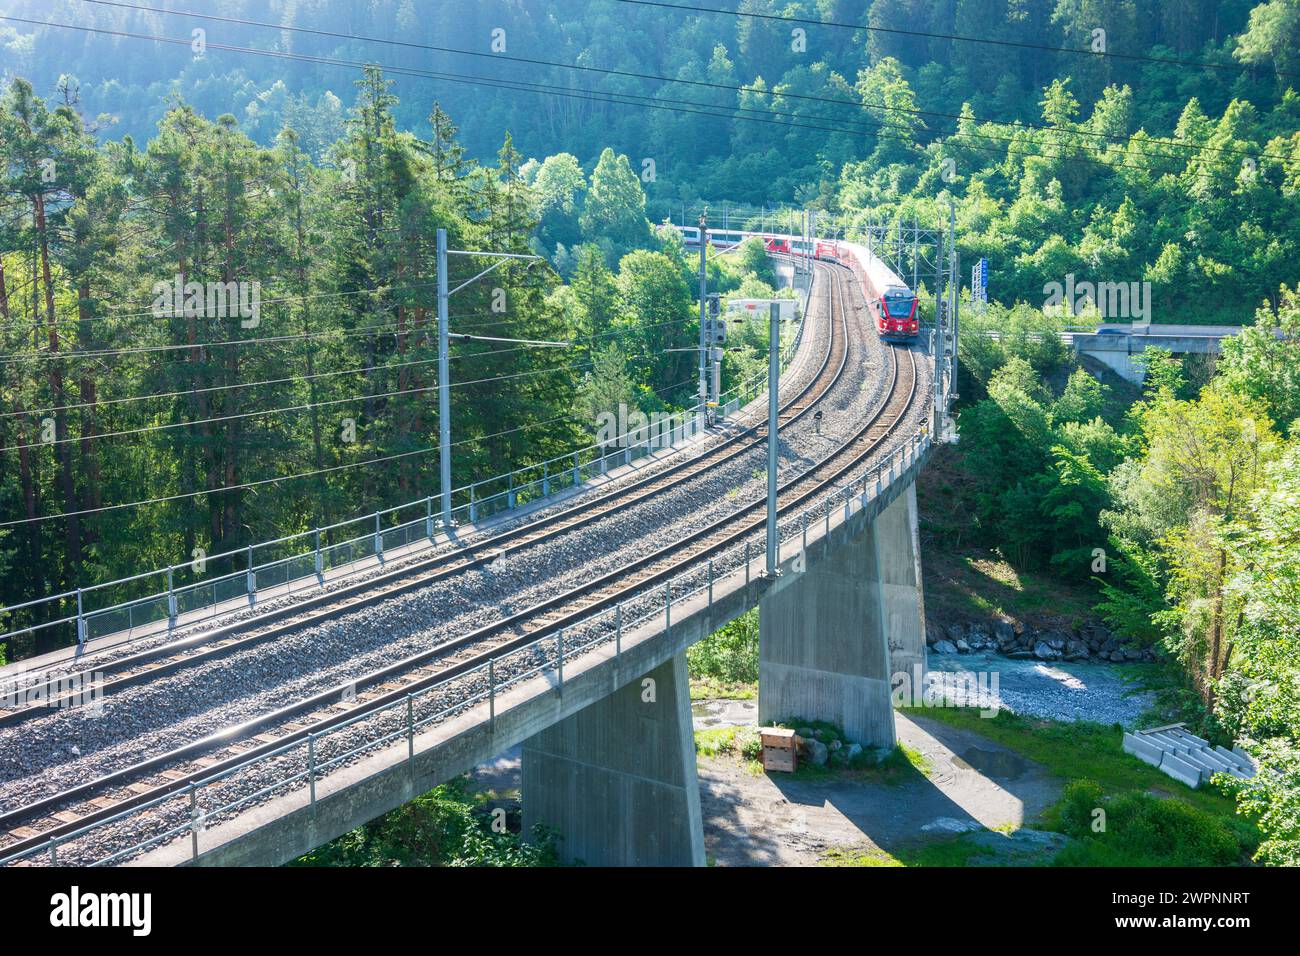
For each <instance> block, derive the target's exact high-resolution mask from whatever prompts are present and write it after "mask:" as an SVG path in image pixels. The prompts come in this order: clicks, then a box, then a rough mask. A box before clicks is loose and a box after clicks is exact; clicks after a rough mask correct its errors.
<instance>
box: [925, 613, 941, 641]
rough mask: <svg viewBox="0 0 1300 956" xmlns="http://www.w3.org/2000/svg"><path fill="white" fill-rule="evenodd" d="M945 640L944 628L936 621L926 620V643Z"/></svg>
mask: <svg viewBox="0 0 1300 956" xmlns="http://www.w3.org/2000/svg"><path fill="white" fill-rule="evenodd" d="M941 640H943V628H942V627H940V626H939V624H938V623H937V622H935V621H931V620H928V619H927V620H926V622H925V643H927V644H930V645H933V644H935V643H936V642H938V641H941Z"/></svg>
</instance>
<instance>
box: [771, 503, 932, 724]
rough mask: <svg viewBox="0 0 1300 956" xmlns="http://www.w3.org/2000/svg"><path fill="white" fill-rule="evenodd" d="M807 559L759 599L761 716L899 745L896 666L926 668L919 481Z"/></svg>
mask: <svg viewBox="0 0 1300 956" xmlns="http://www.w3.org/2000/svg"><path fill="white" fill-rule="evenodd" d="M824 546H825V545H824ZM807 564H808V569H807V570H806V571H802V572H791V571H787V572H786V574H785V575H783V576H782V578H781V579H779V581H778V583H777V585H776V586H775V587H773V588H772V589H771V590H770V591H769V592H768V593H767V595H766V596H764V598H763V599H762V601H761V602H760V604H759V677H758V711H759V721H760V722H761V723H763V724H768V723H771V722H773V721H777V720H788V719H790V718H792V717H797V718H801V719H804V720H825V721H829V722H831V723H833V724H837V725H838V726H840V727H842V728H843V729H844V732H845V734H846V735H847V736H848V737H849V739H850V740H854V741H858V742H860V743H862V744H865V745H870V746H875V747H893V746H894V744H895V743H896V742H897V738H896V737H895V733H894V712H893V708H892V706H891V701H890V690H891V684H892V678H893V675H895V674H897V673H899V672H905V673H907V674H908V677H909V680H913V681H914V680H915V674H916V672H915V671H914V667H915V666H916V665H918V664H919V665H920V667H921V673H922V674H923V673H924V671H925V626H924V619H923V615H922V607H921V569H920V552H919V549H918V547H917V523H916V492H915V489H914V487H913V486H910V485H909V487H908V488H907V490H906V492H904V493H903V494H900V495H899V496H898V497H897V498H895V499H894V501H893V502H891V503H890V504H889V506H888V507H886V508H885V509H884V511H882V512H881V513H880V514H879V515H877V516H876V518H875V519H874V520H873V521H872V522H871V523H870V524H868V525H867V526H866V528H865V529H863V531H862V532H861V533H859V534H858V535H857V536H856V537H854V538H851V539H849V540H848V541H847V542H845V543H843V544H840V545H838V546H835V547H833V548H831V550H830V552H829V553H828V554H825V555H821V556H816V560H814V556H813V555H809V558H808V562H807Z"/></svg>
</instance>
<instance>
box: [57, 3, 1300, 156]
mask: <svg viewBox="0 0 1300 956" xmlns="http://www.w3.org/2000/svg"><path fill="white" fill-rule="evenodd" d="M80 2H82V3H93V4H98V5H100V6H110V7H119V8H123V9H128V10H138V11H147V12H150V13H160V14H168V15H174V16H186V17H193V18H197V19H203V20H211V21H214V22H222V23H232V24H237V25H242V26H255V27H261V28H265V29H270V30H277V31H284V32H290V33H303V34H308V35H316V36H323V37H330V38H333V39H343V40H359V41H361V42H365V43H379V44H384V45H388V46H395V47H402V48H408V49H419V50H427V51H429V52H435V53H446V54H452V55H457V56H468V57H482V58H487V59H494V60H505V61H507V62H514V63H522V64H526V65H529V66H548V67H553V68H557V69H564V70H574V71H580V72H585V73H599V74H604V75H608V76H621V77H628V78H633V79H641V80H650V81H653V82H659V83H673V84H677V85H683V86H696V87H705V88H710V89H719V90H727V91H729V92H737V93H758V94H761V95H766V96H772V97H778V96H779V97H782V98H786V99H798V100H805V101H809V102H821V103H833V104H839V105H846V106H854V107H857V108H862V107H863V106H867V107H869V108H873V109H881V110H885V111H888V112H901V113H909V114H913V115H917V116H935V117H940V118H944V119H950V120H963V119H965V118H966V117H963V116H962V115H961V114H959V113H944V112H939V111H934V110H922V109H917V108H915V107H904V106H897V105H887V104H883V103H880V104H875V103H873V104H864V103H861V102H859V101H856V100H847V99H843V98H842V97H828V96H819V95H815V94H808V93H795V92H793V91H789V90H783V91H780V92H777V91H775V90H773V89H767V88H763V87H757V86H752V85H744V84H741V85H732V84H728V83H717V82H714V81H709V80H690V79H685V78H679V77H671V76H663V75H660V74H654V73H640V72H637V71H634V70H616V69H608V68H604V67H598V66H591V65H588V64H575V63H564V62H561V61H558V60H544V59H539V58H535V57H521V56H515V55H513V54H506V53H484V52H482V51H478V50H462V49H458V48H455V47H444V46H437V45H433V44H426V43H415V42H413V41H409V40H395V39H385V38H383V37H370V36H361V35H356V34H345V33H338V32H335V31H330V30H320V29H316V28H312V27H300V26H289V25H279V24H274V23H270V22H267V21H264V20H252V19H248V18H244V17H230V16H221V15H217V14H207V13H198V12H194V11H182V10H166V9H163V8H161V7H150V6H144V5H139V4H129V3H121V2H117V0H80ZM625 2H631V0H625ZM647 5H649V6H665V7H669V8H672V9H679V10H690V9H691V8H688V7H678V6H675V5H673V4H647ZM696 12H710V13H732V12H734V13H735V15H736V16H753V17H760V18H763V19H772V20H788V21H791V22H804V23H811V24H818V25H822V26H839V27H853V26H854V25H852V24H843V23H834V22H826V21H817V20H804V19H803V18H798V17H785V16H776V15H765V14H757V13H748V12H738V11H727V10H714V9H712V8H699V9H698V10H697V11H696ZM855 28H857V29H868V30H879V31H881V32H887V33H905V34H908V35H913V36H922V37H928V38H932V39H947V40H965V41H969V42H982V43H992V44H995V45H1007V46H1027V47H1029V48H1032V49H1041V50H1049V51H1056V52H1062V53H1071V52H1073V53H1088V54H1090V55H1095V56H1103V57H1104V56H1124V57H1125V58H1135V57H1129V56H1127V55H1123V54H1107V53H1094V52H1093V51H1091V50H1070V49H1066V48H1057V47H1049V46H1043V45H1041V44H1022V43H1017V42H1014V41H1000V40H992V39H986V38H981V37H960V36H955V35H951V34H931V33H925V32H923V31H907V30H895V29H889V28H876V27H855ZM1155 59H1156V60H1158V61H1159V62H1173V61H1168V60H1167V59H1165V58H1155ZM1178 62H1182V61H1178ZM1185 65H1186V64H1185ZM1202 65H1208V64H1202ZM1232 69H1236V70H1238V71H1241V70H1242V69H1243V68H1242V67H1235V68H1232ZM1281 75H1289V74H1281ZM1298 75H1300V74H1298ZM620 95H624V96H638V94H630V93H621V94H620ZM642 98H646V99H653V98H654V97H642ZM665 102H679V103H680V102H693V101H681V100H668V101H665ZM697 105H706V104H697ZM708 105H712V104H708ZM716 108H719V109H732V108H735V109H744V108H742V107H728V106H725V105H719V106H717V107H716ZM749 111H750V112H762V111H759V110H749ZM778 115H780V114H778ZM790 115H795V114H790ZM821 118H822V119H827V120H835V119H837V118H835V117H821ZM973 119H974V120H975V121H976V122H981V123H992V124H995V125H1004V126H1023V127H1024V128H1026V129H1039V130H1044V131H1053V132H1062V133H1074V134H1077V135H1081V136H1091V137H1099V138H1105V139H1112V140H1114V141H1116V142H1118V143H1126V142H1127V141H1128V137H1127V136H1124V135H1121V134H1113V133H1105V132H1101V131H1095V130H1081V129H1071V128H1069V127H1065V126H1055V125H1052V124H1045V123H1029V122H1024V121H1020V120H1002V119H997V118H993V117H978V116H977V117H973ZM886 128H891V129H894V128H896V129H904V130H909V131H910V127H904V126H888V125H887V126H886ZM1151 142H1152V143H1153V144H1156V145H1166V146H1171V147H1174V148H1177V149H1192V150H1198V151H1200V150H1205V151H1211V152H1224V153H1228V152H1231V153H1234V154H1238V155H1244V154H1239V153H1238V151H1236V150H1232V149H1230V148H1228V147H1222V146H1210V145H1206V144H1201V143H1183V142H1179V141H1177V140H1170V139H1157V138H1152V140H1151ZM1143 155H1147V154H1143ZM1150 155H1153V156H1155V155H1157V154H1150ZM1259 157H1260V158H1268V159H1277V160H1284V159H1286V158H1287V157H1285V156H1280V155H1277V154H1273V153H1261V154H1259Z"/></svg>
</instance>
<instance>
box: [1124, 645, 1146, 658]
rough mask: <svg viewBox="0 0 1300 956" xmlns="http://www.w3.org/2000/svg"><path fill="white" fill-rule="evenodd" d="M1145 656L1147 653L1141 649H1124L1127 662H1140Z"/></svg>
mask: <svg viewBox="0 0 1300 956" xmlns="http://www.w3.org/2000/svg"><path fill="white" fill-rule="evenodd" d="M1145 656H1146V655H1145V652H1144V651H1143V650H1142V648H1140V647H1126V648H1124V659H1125V660H1126V661H1140V660H1142V658H1143V657H1145Z"/></svg>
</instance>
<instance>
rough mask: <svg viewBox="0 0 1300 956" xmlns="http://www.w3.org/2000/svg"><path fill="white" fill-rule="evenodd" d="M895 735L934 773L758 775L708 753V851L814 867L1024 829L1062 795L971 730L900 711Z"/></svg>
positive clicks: (727, 861)
mask: <svg viewBox="0 0 1300 956" xmlns="http://www.w3.org/2000/svg"><path fill="white" fill-rule="evenodd" d="M895 718H896V720H897V726H898V738H899V741H900V742H901V743H903V744H905V745H907V746H909V747H912V748H914V749H915V750H918V751H920V753H921V754H922V755H923V756H924V757H925V760H926V762H927V763H928V764H929V767H930V768H931V769H930V773H929V776H928V777H927V776H924V775H922V774H920V773H919V772H918V773H914V774H911V775H909V776H908V777H907V779H905V780H904V781H903V782H901V783H898V784H895V785H888V784H883V783H878V782H874V781H862V780H852V779H842V778H840V777H838V776H836V777H828V778H825V779H814V780H807V779H796V778H792V777H788V776H785V775H783V774H770V775H769V774H760V775H755V774H754V773H752V772H751V771H750V770H749V769H748V768H747V767H746V765H745V764H744V763H743V762H742V761H740V760H739V759H737V758H734V757H731V758H728V757H725V756H722V757H717V758H702V759H701V760H700V762H699V775H700V805H701V808H702V811H703V816H704V844H705V851H706V853H707V854H708V856H709V857H710V858H711V861H712V862H713V864H714V865H716V866H809V865H815V864H817V863H818V862H820V861H821V859H822V857H823V856H824V855H825V854H826V852H827V851H828V850H831V849H844V850H853V851H858V850H868V851H869V850H873V849H879V850H883V851H885V852H890V851H891V850H894V849H896V848H897V847H899V846H900V845H902V844H906V843H914V842H915V841H917V840H919V839H925V838H927V837H942V836H947V835H952V834H957V833H964V832H968V831H974V830H981V829H993V828H1006V827H1018V826H1020V825H1021V824H1023V823H1024V822H1025V821H1027V820H1032V819H1033V818H1035V817H1036V816H1037V815H1038V814H1039V813H1041V812H1042V810H1043V809H1044V808H1045V807H1047V806H1048V805H1049V804H1051V803H1052V802H1054V801H1055V800H1056V799H1057V797H1058V796H1059V795H1060V792H1059V785H1058V784H1057V783H1055V782H1054V781H1052V780H1051V779H1050V778H1049V777H1048V776H1047V774H1046V773H1045V772H1044V771H1043V770H1042V768H1040V767H1039V766H1038V765H1037V764H1034V763H1032V762H1030V761H1027V760H1025V759H1024V758H1022V757H1020V756H1018V755H1017V754H1015V753H1013V752H1011V751H1009V750H1007V749H1005V748H1003V747H999V746H998V745H996V744H994V743H992V742H990V741H988V740H986V739H985V738H983V737H980V736H978V735H976V734H973V733H971V732H969V731H965V730H959V729H955V728H952V727H948V726H946V725H944V724H940V723H938V722H935V721H931V720H927V719H925V718H923V717H913V716H904V715H903V714H898V713H896V714H895Z"/></svg>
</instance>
